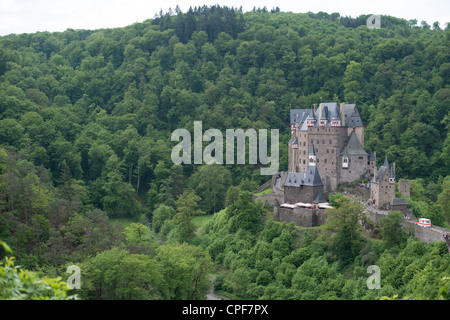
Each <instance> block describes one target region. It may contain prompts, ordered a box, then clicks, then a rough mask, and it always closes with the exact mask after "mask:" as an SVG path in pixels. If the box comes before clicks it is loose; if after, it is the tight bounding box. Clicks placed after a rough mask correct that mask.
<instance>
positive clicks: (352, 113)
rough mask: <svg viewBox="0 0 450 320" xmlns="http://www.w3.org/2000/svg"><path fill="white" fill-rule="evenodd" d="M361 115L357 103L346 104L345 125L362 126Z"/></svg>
mask: <svg viewBox="0 0 450 320" xmlns="http://www.w3.org/2000/svg"><path fill="white" fill-rule="evenodd" d="M362 125H363V124H362V121H361V116H360V115H359V111H358V108H357V107H356V104H344V126H346V127H362Z"/></svg>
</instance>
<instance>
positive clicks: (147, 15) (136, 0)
mask: <svg viewBox="0 0 450 320" xmlns="http://www.w3.org/2000/svg"><path fill="white" fill-rule="evenodd" d="M177 4H178V5H179V7H180V8H181V10H182V11H183V12H186V11H187V10H188V9H189V7H191V6H192V7H196V6H203V5H207V6H210V5H214V4H220V5H226V6H228V7H235V8H239V7H241V6H242V8H243V10H244V11H250V10H252V8H253V7H254V6H256V7H261V8H262V7H264V6H266V7H267V9H269V10H270V9H272V8H274V7H277V6H278V7H279V8H280V9H281V11H292V12H296V13H297V12H303V13H305V12H308V11H312V12H315V13H316V12H319V11H324V12H327V13H333V12H338V13H340V14H341V16H351V17H357V16H359V15H361V14H381V15H391V16H395V17H398V18H404V19H406V20H410V19H417V20H418V22H419V24H420V21H422V20H424V21H427V22H428V24H430V25H432V24H433V22H435V21H439V22H440V25H441V27H442V28H444V27H445V23H446V22H450V1H449V0H427V1H421V0H409V1H397V0H359V1H357V0H322V1H320V0H316V1H314V0H308V1H305V0H295V1H293V0H290V1H288V0H279V1H266V0H262V1H256V0H248V1H243V0H227V1H223V0H215V1H210V0H202V1H197V0H189V1H186V0H177V1H174V0H165V1H154V0H76V1H75V0H71V1H68V0H0V35H6V34H10V33H31V32H37V31H50V32H53V31H64V30H66V29H67V28H72V29H99V28H114V27H124V26H127V25H130V24H133V23H135V22H142V21H144V20H147V19H151V18H153V17H154V16H155V14H156V13H158V12H159V11H160V10H161V9H162V10H163V11H164V12H166V11H167V10H168V9H169V8H172V9H175V7H176V6H177Z"/></svg>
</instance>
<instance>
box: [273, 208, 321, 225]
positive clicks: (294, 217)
mask: <svg viewBox="0 0 450 320" xmlns="http://www.w3.org/2000/svg"><path fill="white" fill-rule="evenodd" d="M326 218H327V216H326V214H325V210H324V209H307V208H295V209H287V208H279V210H278V214H277V220H276V221H283V222H287V223H289V222H293V223H294V224H295V225H296V226H301V227H315V226H319V225H322V224H325V222H326ZM274 219H275V217H274Z"/></svg>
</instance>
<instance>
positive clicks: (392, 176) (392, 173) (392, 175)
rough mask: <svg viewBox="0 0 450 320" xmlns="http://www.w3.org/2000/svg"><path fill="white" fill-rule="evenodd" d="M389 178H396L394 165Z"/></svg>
mask: <svg viewBox="0 0 450 320" xmlns="http://www.w3.org/2000/svg"><path fill="white" fill-rule="evenodd" d="M389 178H395V174H394V166H392V167H391V172H390V173H389Z"/></svg>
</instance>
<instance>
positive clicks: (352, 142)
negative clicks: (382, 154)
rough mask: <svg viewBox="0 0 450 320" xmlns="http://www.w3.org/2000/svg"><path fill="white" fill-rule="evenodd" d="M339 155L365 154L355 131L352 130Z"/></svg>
mask: <svg viewBox="0 0 450 320" xmlns="http://www.w3.org/2000/svg"><path fill="white" fill-rule="evenodd" d="M340 155H345V156H367V155H368V154H367V152H366V151H364V148H363V147H362V145H361V142H359V139H358V136H357V135H356V133H355V132H352V133H351V134H350V136H349V138H348V141H347V144H346V145H345V147H344V149H342V151H341V153H340Z"/></svg>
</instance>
